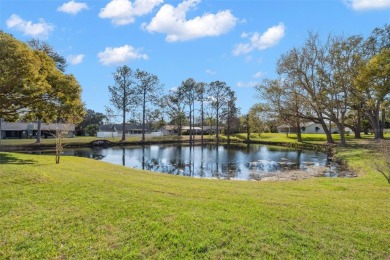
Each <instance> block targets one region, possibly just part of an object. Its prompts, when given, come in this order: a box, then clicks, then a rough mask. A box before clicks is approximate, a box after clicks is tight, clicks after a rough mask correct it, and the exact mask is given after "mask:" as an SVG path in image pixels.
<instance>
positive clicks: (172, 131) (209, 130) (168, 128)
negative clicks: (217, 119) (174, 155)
mask: <svg viewBox="0 0 390 260" xmlns="http://www.w3.org/2000/svg"><path fill="white" fill-rule="evenodd" d="M181 130H182V133H184V134H185V133H189V132H190V127H189V126H187V125H186V126H182V127H181ZM191 130H192V131H193V134H196V135H200V134H202V128H201V127H199V126H194V127H192V129H191ZM222 130H223V127H219V133H221V132H222ZM159 131H160V132H162V134H163V135H178V134H179V131H178V126H176V125H165V126H162V127H161V128H160V130H159ZM216 132H217V127H216V126H203V134H216Z"/></svg>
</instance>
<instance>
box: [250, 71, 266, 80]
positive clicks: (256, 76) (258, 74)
mask: <svg viewBox="0 0 390 260" xmlns="http://www.w3.org/2000/svg"><path fill="white" fill-rule="evenodd" d="M264 75H265V74H264V73H263V72H261V71H259V72H256V73H255V74H253V76H252V78H255V79H258V78H262V77H264Z"/></svg>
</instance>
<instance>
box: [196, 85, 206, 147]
mask: <svg viewBox="0 0 390 260" xmlns="http://www.w3.org/2000/svg"><path fill="white" fill-rule="evenodd" d="M205 92H206V83H204V82H198V83H197V84H196V93H197V101H199V102H200V117H201V119H200V121H201V123H200V124H201V131H202V133H201V142H202V145H203V127H204V103H205V101H206V99H205V97H204V94H205Z"/></svg>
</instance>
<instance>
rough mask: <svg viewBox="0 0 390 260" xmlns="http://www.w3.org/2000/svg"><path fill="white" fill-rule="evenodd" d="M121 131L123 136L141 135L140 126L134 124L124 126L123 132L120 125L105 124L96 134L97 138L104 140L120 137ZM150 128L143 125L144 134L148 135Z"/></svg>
mask: <svg viewBox="0 0 390 260" xmlns="http://www.w3.org/2000/svg"><path fill="white" fill-rule="evenodd" d="M123 131H124V132H125V135H127V136H129V135H142V132H143V130H142V125H136V124H126V125H125V129H124V130H123V125H122V124H106V125H101V126H100V127H99V131H98V132H97V137H100V138H106V137H117V136H122V133H123ZM150 133H151V132H150V128H149V126H148V125H145V134H150Z"/></svg>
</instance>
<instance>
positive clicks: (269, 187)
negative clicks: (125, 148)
mask: <svg viewBox="0 0 390 260" xmlns="http://www.w3.org/2000/svg"><path fill="white" fill-rule="evenodd" d="M337 156H338V157H339V158H341V159H344V160H347V161H348V163H349V165H350V167H352V168H353V169H355V170H356V171H358V173H359V177H358V178H351V179H343V178H336V179H334V178H313V179H307V180H302V181H289V182H254V181H226V180H209V179H194V178H189V177H181V176H172V175H165V174H158V173H151V172H144V171H141V170H134V169H129V168H126V167H122V166H117V165H111V164H108V163H104V162H99V161H94V160H91V159H85V158H76V157H62V158H61V160H62V162H61V164H59V165H56V164H54V157H53V156H43V155H40V156H38V155H26V154H15V153H0V258H1V259H9V258H11V259H20V258H21V259H23V258H28V259H31V258H37V259H53V258H54V259H56V258H61V259H62V258H75V259H86V258H88V259H90V258H101V259H115V258H126V259H133V258H136V259H137V258H152V259H183V258H192V259H199V258H211V259H221V258H222V259H231V258H237V259H247V258H257V259H259V258H282V259H285V258H310V259H329V258H330V259H339V258H344V259H345V258H354V259H355V258H358V259H359V258H360V259H388V258H389V255H390V248H389V244H390V232H389V230H390V221H389V220H390V219H389V216H390V203H389V201H390V185H388V184H387V183H386V181H385V179H384V178H383V177H382V176H381V175H380V174H379V173H377V172H376V171H375V170H374V167H373V158H376V154H375V153H374V152H373V151H370V150H366V149H363V148H361V147H359V146H357V147H352V146H351V147H349V148H348V149H345V148H343V149H340V150H339V153H338V154H337Z"/></svg>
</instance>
